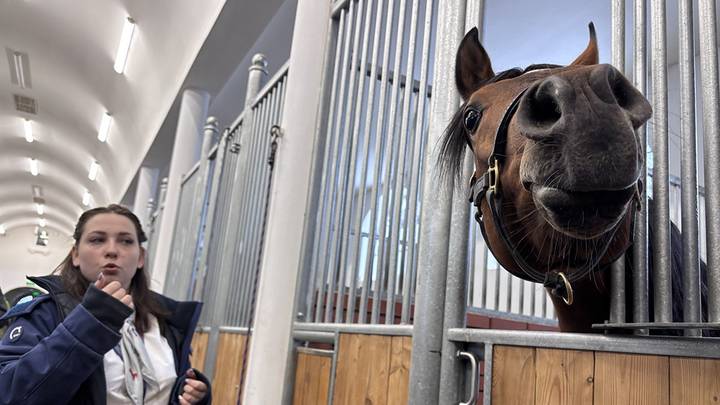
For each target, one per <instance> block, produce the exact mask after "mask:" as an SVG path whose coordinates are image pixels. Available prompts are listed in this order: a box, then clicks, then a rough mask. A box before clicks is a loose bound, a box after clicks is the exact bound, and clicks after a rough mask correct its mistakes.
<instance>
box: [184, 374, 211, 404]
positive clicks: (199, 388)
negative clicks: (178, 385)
mask: <svg viewBox="0 0 720 405" xmlns="http://www.w3.org/2000/svg"><path fill="white" fill-rule="evenodd" d="M185 375H186V376H187V378H186V379H185V386H184V387H183V394H182V395H180V396H178V399H179V400H180V404H181V405H191V404H197V403H199V402H200V401H202V400H203V398H205V395H207V385H205V383H204V382H202V381H200V380H198V379H197V376H196V375H195V372H194V371H193V370H192V369H189V370H188V371H187V372H186V373H185Z"/></svg>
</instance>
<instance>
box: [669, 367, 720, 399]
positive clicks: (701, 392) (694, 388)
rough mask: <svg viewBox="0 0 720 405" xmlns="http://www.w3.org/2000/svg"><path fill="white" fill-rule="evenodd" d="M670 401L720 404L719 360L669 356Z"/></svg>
mask: <svg viewBox="0 0 720 405" xmlns="http://www.w3.org/2000/svg"><path fill="white" fill-rule="evenodd" d="M670 403H671V404H683V405H701V404H702V405H706V404H720V360H711V359H693V358H685V357H671V358H670Z"/></svg>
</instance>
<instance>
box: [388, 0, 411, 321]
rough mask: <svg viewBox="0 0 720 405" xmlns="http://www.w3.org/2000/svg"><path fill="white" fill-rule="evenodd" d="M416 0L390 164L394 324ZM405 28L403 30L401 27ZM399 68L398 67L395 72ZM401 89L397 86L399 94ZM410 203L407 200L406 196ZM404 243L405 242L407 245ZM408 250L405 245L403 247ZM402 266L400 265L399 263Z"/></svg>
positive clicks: (390, 297)
mask: <svg viewBox="0 0 720 405" xmlns="http://www.w3.org/2000/svg"><path fill="white" fill-rule="evenodd" d="M403 10H404V9H403ZM417 14H418V0H413V2H412V7H411V11H410V31H409V33H408V35H409V36H408V41H407V47H408V57H407V61H406V70H405V94H404V96H403V100H402V112H401V119H400V133H399V135H400V136H399V138H400V139H399V143H400V145H399V147H398V151H397V152H398V159H394V162H393V164H394V165H395V169H394V172H395V187H394V190H395V191H394V192H393V211H392V215H391V217H390V219H391V221H392V223H391V229H390V257H389V265H388V268H389V274H388V294H387V307H386V310H385V323H387V324H393V323H395V284H396V281H397V267H398V256H399V254H400V253H399V252H400V249H399V245H400V223H401V221H402V215H403V211H402V205H403V204H402V203H403V200H404V199H405V195H404V191H405V190H404V189H405V187H404V185H405V159H406V157H407V141H408V137H409V136H408V122H409V120H410V118H409V114H410V100H411V99H412V93H413V81H414V77H413V72H414V70H415V69H414V68H415V42H416V40H417V20H418V15H417ZM403 28H404V27H403ZM399 34H401V35H398V41H403V42H402V43H403V44H405V41H404V35H405V33H404V30H403V32H402V33H399ZM401 55H402V52H401ZM399 68H400V65H398V69H399ZM399 87H400V86H398V91H399V90H400V89H399ZM407 198H408V199H409V198H410V196H407ZM406 209H407V207H406ZM406 242H407V241H406ZM406 246H407V244H406ZM400 262H402V261H400Z"/></svg>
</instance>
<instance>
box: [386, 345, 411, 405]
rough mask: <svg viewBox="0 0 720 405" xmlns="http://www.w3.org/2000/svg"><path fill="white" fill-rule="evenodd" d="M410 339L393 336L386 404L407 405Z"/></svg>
mask: <svg viewBox="0 0 720 405" xmlns="http://www.w3.org/2000/svg"><path fill="white" fill-rule="evenodd" d="M411 352H412V338H411V337H409V336H393V337H392V343H391V348H390V371H389V376H388V392H387V403H388V404H407V402H408V387H409V384H410V358H411Z"/></svg>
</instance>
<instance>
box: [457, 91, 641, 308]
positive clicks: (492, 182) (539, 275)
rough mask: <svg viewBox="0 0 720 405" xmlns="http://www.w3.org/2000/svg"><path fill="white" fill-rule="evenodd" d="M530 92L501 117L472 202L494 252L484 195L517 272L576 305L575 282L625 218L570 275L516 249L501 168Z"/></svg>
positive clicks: (474, 184)
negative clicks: (535, 263) (505, 214)
mask: <svg viewBox="0 0 720 405" xmlns="http://www.w3.org/2000/svg"><path fill="white" fill-rule="evenodd" d="M526 92H527V88H526V89H524V90H523V91H521V92H520V93H519V94H518V95H516V96H515V98H514V99H513V101H512V103H510V105H509V106H508V108H507V110H505V114H504V115H503V118H502V121H500V125H499V126H498V128H497V131H496V133H495V142H494V146H493V150H492V153H490V157H489V158H488V170H487V172H485V173H484V174H483V175H482V176H481V177H479V178H476V177H475V175H473V177H472V179H471V180H470V202H471V203H473V205H475V207H476V208H477V212H476V214H475V220H476V221H477V222H478V223H479V224H480V230H481V232H482V235H483V238H484V239H485V243H486V245H487V246H488V249H490V251H491V252H492V253H493V255H495V256H497V255H496V254H495V252H494V251H493V250H492V248H491V247H490V242H489V240H488V237H487V233H486V230H485V224H484V222H483V217H482V216H483V214H482V209H481V207H480V206H481V204H482V201H483V199H485V200H486V201H487V203H488V206H489V207H490V212H491V214H492V219H493V223H494V225H495V229H496V231H497V233H498V234H499V236H500V239H501V240H502V242H503V244H504V245H505V248H506V249H507V250H508V252H510V254H511V256H512V258H513V260H514V261H515V263H516V264H517V266H518V267H519V268H520V269H521V270H522V273H521V274H515V275H516V276H517V277H520V278H522V279H524V280H527V281H531V282H535V283H542V284H543V285H544V286H545V287H547V288H548V289H550V291H551V293H552V294H553V295H555V296H557V297H560V298H562V300H563V301H564V302H565V304H567V305H572V303H573V300H574V296H573V289H572V283H573V282H576V281H578V280H580V279H582V278H584V277H587V276H588V275H589V274H590V273H591V272H592V271H593V270H594V269H595V268H597V265H598V264H599V263H600V260H601V259H602V258H603V257H604V256H605V253H607V250H608V249H609V247H610V244H611V243H612V241H613V239H614V236H615V232H616V231H617V229H618V228H619V227H620V225H621V224H622V223H623V222H624V221H622V220H621V221H618V223H617V224H616V225H615V226H614V228H613V230H612V234H611V235H610V237H609V238H608V241H607V242H606V243H605V244H604V246H603V248H602V250H601V251H600V252H599V254H598V255H597V256H596V257H594V258H591V260H590V261H589V262H587V263H586V264H585V265H584V266H583V267H581V268H579V269H577V270H575V271H573V272H572V273H570V274H569V275H566V274H565V273H564V272H560V271H556V270H552V271H548V272H540V271H537V270H535V269H534V268H532V266H530V265H529V264H528V263H527V262H526V261H525V260H524V259H523V258H522V257H521V256H520V255H519V254H518V249H515V247H514V246H513V243H512V242H511V241H510V237H509V235H508V232H507V230H506V229H505V226H504V225H503V222H502V211H501V207H502V193H501V189H500V170H501V168H502V165H503V163H504V162H505V157H506V155H505V149H506V146H507V132H508V127H509V126H510V121H511V120H512V117H513V116H514V115H515V112H516V111H517V108H518V106H519V105H520V100H521V98H522V96H523V95H524V94H525V93H526ZM638 182H640V180H638ZM639 187H640V185H639V184H637V183H636V193H635V200H636V202H637V204H638V209H639V208H640V196H639ZM634 222H635V221H634V215H633V216H632V218H631V232H632V229H633V227H634Z"/></svg>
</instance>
